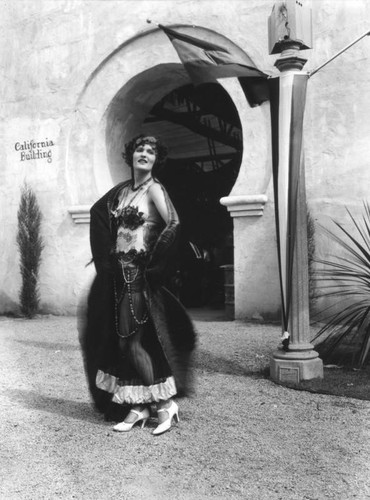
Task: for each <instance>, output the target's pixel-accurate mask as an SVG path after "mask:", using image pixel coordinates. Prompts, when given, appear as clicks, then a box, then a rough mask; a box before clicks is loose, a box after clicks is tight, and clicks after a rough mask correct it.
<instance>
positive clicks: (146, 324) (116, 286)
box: [80, 180, 195, 411]
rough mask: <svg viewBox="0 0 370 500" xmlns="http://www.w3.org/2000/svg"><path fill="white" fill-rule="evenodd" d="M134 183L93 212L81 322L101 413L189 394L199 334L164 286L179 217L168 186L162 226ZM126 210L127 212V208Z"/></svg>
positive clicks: (117, 189)
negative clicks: (91, 269) (91, 268)
mask: <svg viewBox="0 0 370 500" xmlns="http://www.w3.org/2000/svg"><path fill="white" fill-rule="evenodd" d="M153 182H157V181H155V180H151V181H150V183H148V184H147V185H146V186H143V187H142V188H141V189H140V190H139V191H133V190H132V184H131V181H128V182H124V183H121V184H119V185H117V186H115V187H114V188H113V189H111V190H110V191H109V192H108V193H107V194H106V195H104V196H103V197H102V198H101V199H100V200H98V201H97V202H96V203H95V204H94V205H93V207H92V208H91V211H90V213H91V222H90V243H91V250H92V255H93V261H94V264H95V267H96V271H97V275H96V277H95V279H94V281H93V284H92V287H91V290H90V293H89V297H88V304H87V313H86V315H85V318H84V320H83V321H82V327H81V323H80V341H81V345H82V349H83V353H84V360H85V369H86V373H87V376H88V381H89V388H90V391H91V394H92V396H93V399H94V401H95V404H96V406H97V408H98V409H100V410H101V411H104V410H105V409H106V407H107V405H108V403H109V402H110V401H112V402H114V403H120V404H130V405H132V404H141V403H151V402H158V401H160V400H166V399H169V398H170V397H172V396H174V395H177V396H182V395H186V394H188V393H189V392H190V391H191V388H192V380H191V354H192V352H193V350H194V346H195V331H194V328H193V325H192V322H191V320H190V318H189V317H188V315H187V313H186V311H185V309H184V308H183V306H182V305H181V304H180V303H179V301H178V300H177V299H176V298H175V297H174V296H173V295H172V294H171V293H170V292H169V291H168V290H167V289H166V288H165V287H164V285H163V284H164V282H165V280H166V276H167V272H168V269H169V268H170V265H171V261H172V259H173V257H174V255H175V252H176V243H177V240H178V232H179V220H178V216H177V214H176V211H175V209H174V207H173V205H172V203H171V201H170V199H169V197H168V195H167V193H166V191H165V189H164V188H163V186H162V185H161V184H159V183H158V184H159V185H160V186H161V188H162V190H163V193H164V198H165V201H166V205H167V210H168V214H169V217H168V222H167V224H166V223H164V221H163V219H162V218H161V217H160V215H159V213H158V212H157V210H156V208H155V207H154V206H153V205H154V204H153V203H151V204H150V203H148V197H147V192H148V189H149V187H150V185H151V184H152V183H153ZM127 207H128V208H127Z"/></svg>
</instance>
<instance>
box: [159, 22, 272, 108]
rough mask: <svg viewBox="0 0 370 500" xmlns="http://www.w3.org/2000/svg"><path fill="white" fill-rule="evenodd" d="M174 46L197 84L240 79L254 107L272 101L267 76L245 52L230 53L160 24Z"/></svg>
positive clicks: (215, 45) (219, 46) (223, 47)
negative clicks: (234, 78)
mask: <svg viewBox="0 0 370 500" xmlns="http://www.w3.org/2000/svg"><path fill="white" fill-rule="evenodd" d="M158 27H159V28H161V30H163V31H164V33H166V35H167V36H168V38H169V39H170V41H171V43H172V45H173V46H174V48H175V50H176V52H177V54H178V56H179V58H180V60H181V62H182V63H183V65H184V68H185V69H186V71H187V73H188V74H189V77H190V78H191V80H192V82H193V84H194V85H200V84H202V83H207V82H216V81H217V78H230V77H237V78H238V80H239V83H240V85H241V87H242V89H243V91H244V94H245V96H246V98H247V100H248V102H249V104H250V105H251V106H258V105H259V104H261V103H262V102H264V101H267V100H268V99H269V92H268V83H267V77H268V75H267V74H265V73H264V72H262V71H261V70H259V69H258V68H257V66H256V65H255V64H254V62H253V61H252V59H251V58H250V57H249V56H248V55H247V54H246V53H245V52H242V53H241V54H237V53H231V52H230V51H229V49H228V48H227V47H226V46H221V45H217V44H215V43H211V42H208V41H207V40H202V39H200V38H196V37H194V36H190V35H185V34H183V33H180V32H178V31H175V30H173V29H171V28H167V27H166V26H162V25H161V24H159V25H158Z"/></svg>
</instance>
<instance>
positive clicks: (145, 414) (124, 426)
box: [113, 408, 150, 432]
mask: <svg viewBox="0 0 370 500" xmlns="http://www.w3.org/2000/svg"><path fill="white" fill-rule="evenodd" d="M130 412H131V413H136V415H137V419H136V420H135V421H134V422H130V423H128V422H125V421H123V422H120V423H119V424H117V425H115V426H114V427H113V430H114V431H117V432H128V431H130V430H131V429H132V428H133V426H134V425H136V424H137V423H139V422H141V428H142V429H143V428H144V427H145V424H146V421H147V420H148V418H149V417H150V413H149V410H148V408H144V410H143V411H137V410H130Z"/></svg>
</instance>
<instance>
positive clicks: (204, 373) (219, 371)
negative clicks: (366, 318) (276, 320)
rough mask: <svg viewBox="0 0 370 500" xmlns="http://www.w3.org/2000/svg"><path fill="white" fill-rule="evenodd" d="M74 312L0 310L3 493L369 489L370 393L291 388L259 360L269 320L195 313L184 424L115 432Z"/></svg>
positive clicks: (175, 495)
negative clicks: (89, 372)
mask: <svg viewBox="0 0 370 500" xmlns="http://www.w3.org/2000/svg"><path fill="white" fill-rule="evenodd" d="M75 324H76V320H75V318H65V317H59V318H56V317H48V318H46V317H45V318H40V319H36V320H33V321H26V320H20V319H9V318H0V338H1V346H2V349H1V355H0V377H1V392H0V411H1V428H0V431H1V434H0V436H1V437H0V440H1V443H0V444H1V451H0V459H1V472H0V479H1V483H0V498H1V499H4V500H11V499H22V500H23V499H24V500H26V499H27V500H28V499H32V500H41V499H57V498H61V499H86V500H105V499H107V500H108V499H109V500H110V499H120V500H121V499H123V500H126V499H127V500H141V499H143V500H147V499H151V500H157V499H158V500H162V499H167V498H171V499H174V500H202V499H208V498H210V499H220V500H221V499H222V500H224V499H225V498H227V499H253V500H264V499H272V500H274V499H284V500H287V499H288V500H289V499H292V500H293V499H294V500H299V499H326V498H332V499H343V500H348V499H352V498H356V499H365V498H370V402H368V401H360V400H355V399H349V398H341V397H335V396H325V395H317V394H310V393H306V392H295V391H292V390H289V389H286V388H284V387H281V386H278V385H276V384H274V383H273V382H271V381H270V380H268V379H266V378H264V377H263V376H262V374H261V369H263V367H264V366H266V365H267V364H268V356H269V354H270V353H271V351H272V350H273V349H274V347H275V345H276V343H277V339H278V335H279V333H278V330H279V329H278V328H276V327H274V326H266V325H265V326H263V325H251V324H249V325H246V324H243V323H238V322H223V321H215V322H207V321H203V320H201V319H199V320H198V321H197V322H196V324H197V328H198V331H199V339H200V340H199V353H198V358H197V365H196V366H197V367H196V373H197V394H196V396H195V397H194V398H192V399H186V400H182V401H180V419H181V421H180V424H179V425H178V426H177V427H175V428H173V430H172V431H171V432H169V433H167V434H164V435H163V436H160V437H153V436H152V435H151V433H150V430H151V428H153V427H154V426H155V422H154V421H153V422H150V425H149V427H148V428H146V429H144V430H140V429H138V428H134V430H133V431H131V432H130V433H127V434H123V435H121V434H116V433H113V432H112V431H111V427H112V424H111V423H109V422H105V421H104V420H103V418H102V416H101V415H99V414H97V413H96V412H95V411H94V409H93V408H92V406H91V404H90V401H89V396H88V393H87V389H86V382H85V377H84V374H83V371H82V362H81V355H80V351H79V346H78V341H77V335H76V327H75Z"/></svg>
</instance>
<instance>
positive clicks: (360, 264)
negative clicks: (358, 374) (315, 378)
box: [313, 202, 370, 368]
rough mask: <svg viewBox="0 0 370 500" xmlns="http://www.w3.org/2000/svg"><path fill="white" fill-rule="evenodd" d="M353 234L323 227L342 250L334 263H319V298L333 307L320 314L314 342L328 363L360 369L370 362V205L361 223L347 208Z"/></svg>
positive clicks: (365, 207)
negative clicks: (319, 326) (327, 301)
mask: <svg viewBox="0 0 370 500" xmlns="http://www.w3.org/2000/svg"><path fill="white" fill-rule="evenodd" d="M347 212H348V214H349V217H350V219H351V221H352V223H353V227H354V232H353V234H352V232H350V231H348V230H347V229H345V228H344V227H343V225H342V224H340V223H338V222H334V223H335V225H336V227H337V228H338V229H339V234H338V233H335V232H334V231H331V230H330V229H327V228H322V229H323V230H324V232H325V233H326V234H327V235H329V237H330V238H331V239H332V240H333V241H334V242H336V243H337V245H338V246H339V248H341V249H342V251H343V254H342V255H338V256H337V257H335V258H333V260H327V259H325V260H316V264H318V265H319V267H318V268H317V270H316V273H315V274H316V283H317V287H318V294H317V297H318V298H323V297H326V298H329V299H330V301H331V305H330V306H328V307H327V308H326V309H325V310H324V311H321V312H320V321H321V322H322V321H324V326H322V327H321V328H320V330H319V332H318V333H317V335H316V336H315V338H314V339H313V342H314V343H315V344H316V349H317V350H318V351H319V353H320V355H321V357H322V358H323V360H324V362H326V363H337V364H342V363H343V364H347V365H348V364H350V365H352V366H356V367H358V368H361V367H362V366H364V364H365V363H367V362H368V361H369V359H370V356H369V354H370V205H369V204H368V203H367V202H365V203H364V215H363V217H362V219H361V223H360V222H358V221H357V220H356V219H355V217H354V216H353V215H352V214H351V212H350V211H349V210H348V209H347Z"/></svg>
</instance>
